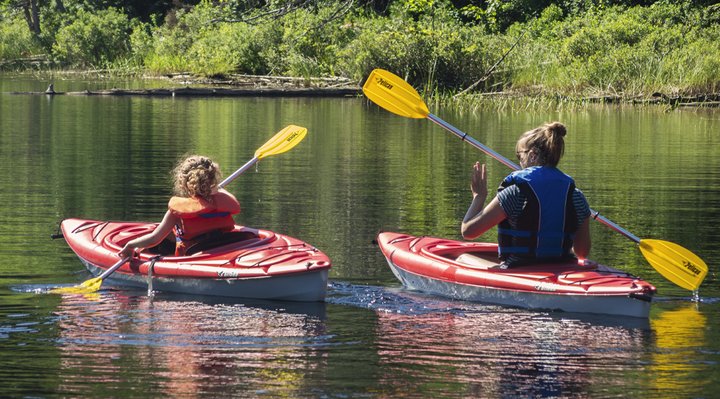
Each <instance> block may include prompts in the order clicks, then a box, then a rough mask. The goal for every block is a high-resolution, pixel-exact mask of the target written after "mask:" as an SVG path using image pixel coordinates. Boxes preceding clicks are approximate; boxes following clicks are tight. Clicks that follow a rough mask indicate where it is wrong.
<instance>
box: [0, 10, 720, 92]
mask: <svg viewBox="0 0 720 399" xmlns="http://www.w3.org/2000/svg"><path fill="white" fill-rule="evenodd" d="M713 3H714V2H711V1H690V0H664V1H655V2H653V1H636V0H633V1H630V0H565V1H562V2H550V1H526V0H509V1H499V0H485V1H477V0H464V1H460V0H453V1H451V0H385V1H372V0H365V1H361V0H360V1H358V0H335V1H319V0H225V1H205V0H203V1H149V2H140V1H129V2H121V1H107V0H106V1H100V0H64V1H60V0H48V1H41V0H22V1H18V0H5V1H3V2H2V3H0V4H2V6H0V65H2V67H3V68H4V69H9V68H28V67H31V68H39V69H74V68H79V69H102V70H112V71H115V73H133V74H143V75H145V74H155V75H163V74H173V73H192V74H194V75H196V76H209V77H225V76H230V75H232V74H252V75H277V76H299V77H307V78H310V77H343V78H349V79H352V80H354V81H356V82H359V83H360V82H361V81H362V80H363V79H364V77H366V76H367V75H368V73H369V72H370V71H371V70H372V69H373V68H385V69H388V70H390V71H393V72H394V73H396V74H398V75H400V76H402V77H404V78H406V79H407V80H408V81H409V82H410V83H411V84H413V85H414V86H415V87H418V88H420V89H421V90H423V91H424V94H425V95H427V96H433V98H443V99H445V100H448V99H452V98H455V99H457V98H458V96H457V95H458V94H460V93H467V94H473V95H475V98H477V95H478V94H483V95H484V96H485V97H488V96H497V95H499V93H503V94H506V95H507V94H508V93H512V94H521V95H531V96H541V97H562V98H567V97H571V98H599V99H611V100H612V99H621V100H628V99H638V98H645V99H648V98H663V99H667V98H680V97H692V98H696V99H700V100H715V101H717V100H720V98H717V96H716V94H717V93H720V87H719V85H720V4H713Z"/></svg>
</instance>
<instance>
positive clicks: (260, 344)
mask: <svg viewBox="0 0 720 399" xmlns="http://www.w3.org/2000/svg"><path fill="white" fill-rule="evenodd" d="M56 315H57V316H58V322H57V325H58V328H59V329H60V334H59V339H58V343H59V347H60V351H61V355H60V362H61V367H60V370H61V371H60V373H61V375H60V378H59V380H60V387H59V391H60V392H64V393H67V394H70V395H77V394H83V395H85V394H86V393H87V390H88V389H91V390H101V392H104V393H106V394H107V395H110V396H112V394H110V393H111V392H114V391H117V392H128V391H127V390H128V389H130V390H133V389H140V391H141V392H143V393H144V394H147V393H148V392H151V393H153V396H155V395H162V396H165V397H178V396H195V395H199V394H208V393H213V392H216V393H217V394H218V395H222V396H228V395H230V396H231V395H232V394H233V391H231V390H229V388H228V386H232V387H234V388H231V389H239V390H240V391H238V392H236V393H241V392H247V391H249V392H253V391H254V392H265V391H278V390H280V391H283V392H286V393H288V394H290V395H291V396H292V394H293V392H302V390H303V389H305V388H306V384H305V377H306V375H312V372H313V370H317V369H319V368H320V369H321V368H322V367H323V364H324V362H323V361H322V358H323V355H322V353H321V351H320V349H321V347H322V346H323V343H324V342H325V340H326V337H325V324H324V319H325V307H324V304H322V303H311V304H287V303H282V302H280V303H252V304H247V303H245V304H240V303H230V302H216V301H213V300H211V299H208V300H205V301H202V300H198V299H197V297H196V298H194V299H189V298H174V297H155V298H149V297H146V296H141V295H138V296H131V295H128V294H127V293H121V292H103V293H101V294H97V295H94V296H71V295H68V296H63V298H62V302H61V304H60V305H59V306H58V308H57V312H56Z"/></svg>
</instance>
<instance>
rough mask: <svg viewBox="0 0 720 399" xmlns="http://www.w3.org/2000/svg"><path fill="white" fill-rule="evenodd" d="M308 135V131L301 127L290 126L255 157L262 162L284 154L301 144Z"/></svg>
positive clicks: (256, 152)
mask: <svg viewBox="0 0 720 399" xmlns="http://www.w3.org/2000/svg"><path fill="white" fill-rule="evenodd" d="M306 134H307V129H305V128H304V127H300V126H295V125H288V126H286V127H285V128H284V129H283V130H281V131H279V132H278V133H277V134H276V135H274V136H273V137H272V138H271V139H270V140H268V142H267V143H265V144H263V145H262V147H260V148H258V149H257V151H255V157H256V158H257V159H258V160H260V159H263V158H265V157H267V156H270V155H277V154H282V153H283V152H286V151H289V150H290V149H291V148H293V147H295V146H296V145H298V143H300V142H301V141H302V140H303V139H304V138H305V135H306Z"/></svg>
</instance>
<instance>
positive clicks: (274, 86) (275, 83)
mask: <svg viewBox="0 0 720 399" xmlns="http://www.w3.org/2000/svg"><path fill="white" fill-rule="evenodd" d="M95 72H97V73H99V72H98V71H95ZM156 78H157V77H156ZM162 78H164V79H166V80H169V81H170V82H172V84H171V85H170V86H174V87H171V88H160V89H120V88H113V89H103V90H83V91H68V92H64V91H60V90H57V91H56V88H55V84H53V83H50V85H49V86H48V88H47V90H45V91H42V92H13V93H12V94H43V95H71V96H78V95H80V96H82V95H85V96H157V97H175V96H185V97H193V96H197V97H351V96H357V95H360V94H361V93H362V91H361V90H360V86H359V85H358V83H357V82H353V81H351V80H349V79H345V78H300V77H289V76H263V75H229V76H225V77H222V78H199V77H197V76H193V75H191V74H185V73H181V74H171V75H165V76H164V77H162ZM190 85H193V86H194V87H191V86H190Z"/></svg>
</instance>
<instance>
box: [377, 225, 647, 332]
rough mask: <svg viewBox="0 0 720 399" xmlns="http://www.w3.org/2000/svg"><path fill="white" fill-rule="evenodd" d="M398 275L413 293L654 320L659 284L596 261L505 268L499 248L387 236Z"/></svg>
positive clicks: (383, 244) (385, 246) (381, 238)
mask: <svg viewBox="0 0 720 399" xmlns="http://www.w3.org/2000/svg"><path fill="white" fill-rule="evenodd" d="M377 241H378V243H379V245H380V249H381V250H382V253H383V254H384V255H385V258H386V259H387V261H388V264H389V265H390V268H391V269H392V271H393V273H394V274H395V276H396V277H397V278H398V279H399V280H400V281H401V282H402V284H403V285H404V286H405V287H407V288H409V289H412V290H417V291H422V292H426V293H430V294H435V295H441V296H444V297H449V298H454V299H462V300H468V301H477V302H485V303H492V304H499V305H507V306H516V307H522V308H530V309H547V310H562V311H566V312H579V313H597V314H609V315H619V316H632V317H645V318H646V317H648V314H649V312H650V303H651V301H652V297H653V295H654V294H655V292H656V289H655V287H654V286H652V285H651V284H650V283H648V282H646V281H643V280H641V279H640V278H638V277H635V276H632V275H630V274H628V273H625V272H623V271H620V270H616V269H613V268H610V267H607V266H604V265H600V264H597V263H595V262H591V261H587V260H585V261H582V262H570V263H550V264H535V265H530V266H522V267H514V268H511V269H499V268H496V266H498V259H497V244H492V243H481V242H464V241H454V240H448V239H442V238H434V237H415V236H410V235H406V234H398V233H381V234H380V235H378V239H377Z"/></svg>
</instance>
